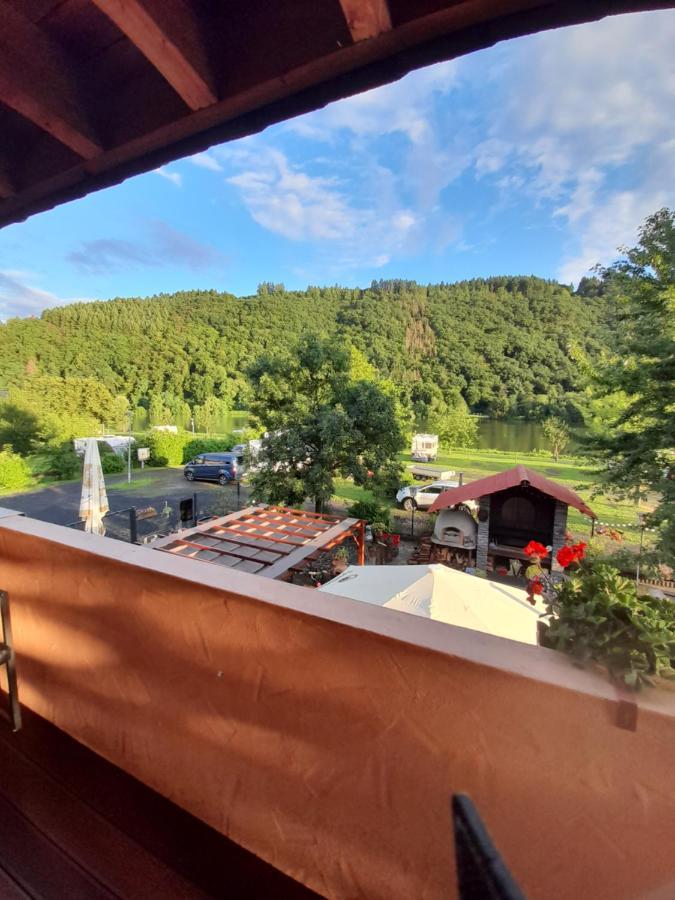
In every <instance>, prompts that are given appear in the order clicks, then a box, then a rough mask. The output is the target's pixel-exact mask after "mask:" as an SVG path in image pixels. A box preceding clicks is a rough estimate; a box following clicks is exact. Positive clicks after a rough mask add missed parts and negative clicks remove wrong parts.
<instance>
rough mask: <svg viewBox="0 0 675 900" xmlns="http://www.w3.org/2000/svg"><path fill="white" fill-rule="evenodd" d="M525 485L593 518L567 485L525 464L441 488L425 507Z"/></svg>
mask: <svg viewBox="0 0 675 900" xmlns="http://www.w3.org/2000/svg"><path fill="white" fill-rule="evenodd" d="M519 486H525V487H532V488H534V489H535V490H536V491H540V492H541V493H542V494H547V495H548V496H549V497H553V499H554V500H559V501H560V502H561V503H564V504H566V505H567V506H571V507H573V509H578V510H579V512H580V513H582V514H583V515H584V516H588V517H589V518H591V519H597V516H596V515H595V513H594V512H593V510H592V509H591V508H590V506H588V505H587V504H586V503H584V501H583V500H582V499H581V497H580V496H579V495H578V494H577V493H576V492H575V491H573V490H572V489H571V488H568V487H566V486H565V485H564V484H559V483H558V482H557V481H551V479H550V478H546V477H545V476H544V475H541V474H540V473H539V472H535V471H534V470H533V469H528V468H527V467H526V466H514V468H513V469H508V470H507V471H506V472H498V473H497V474H496V475H488V476H487V477H486V478H479V479H478V480H477V481H469V482H467V484H463V485H462V486H461V487H456V488H451V489H450V490H448V491H443V493H442V494H439V495H438V497H436V499H435V500H434V502H433V503H432V504H431V506H430V507H429V511H430V512H438V511H439V510H441V509H446V508H447V507H449V506H450V507H452V506H456V505H457V504H458V503H466V501H467V500H478V499H479V498H480V497H487V496H489V495H490V494H497V493H499V492H500V491H507V490H509V488H514V487H519Z"/></svg>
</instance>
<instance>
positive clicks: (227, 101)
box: [0, 0, 673, 226]
mask: <svg viewBox="0 0 675 900" xmlns="http://www.w3.org/2000/svg"><path fill="white" fill-rule="evenodd" d="M670 6H673V3H672V2H657V0H594V2H593V3H588V2H581V0H575V2H569V0H553V2H552V0H502V2H499V3H495V2H494V0H292V2H291V0H286V2H272V0H250V2H248V3H226V2H223V0H171V2H168V0H124V2H121V0H0V15H1V16H2V27H1V28H0V133H1V134H2V153H1V154H0V157H1V158H0V226H2V225H5V224H8V223H11V222H18V221H21V220H23V219H25V218H26V217H27V216H29V215H32V214H33V213H36V212H40V211H41V210H45V209H50V208H51V207H53V206H56V205H57V204H59V203H63V202H65V201H67V200H71V199H74V198H76V197H83V196H85V195H86V194H88V193H90V192H91V191H95V190H99V189H100V188H104V187H108V186H109V185H111V184H117V183H119V182H120V181H123V180H124V179H125V178H128V177H129V176H131V175H137V174H138V173H140V172H147V171H149V170H151V169H156V168H157V167H158V166H161V165H163V164H165V163H168V162H171V161H172V160H175V159H178V158H180V157H183V156H187V155H189V154H194V153H198V152H200V151H203V150H205V149H207V148H208V147H210V146H212V145H213V144H216V143H222V142H223V141H228V140H233V139H235V138H240V137H243V136H245V135H249V134H254V133H256V132H259V131H261V130H262V129H264V128H266V127H267V126H269V125H271V124H273V123H275V122H280V121H283V120H284V119H288V118H290V117H292V116H296V115H301V114H303V113H306V112H309V111H311V110H314V109H317V108H319V107H322V106H325V105H326V104H327V103H329V102H330V101H332V100H337V99H339V98H341V97H348V96H351V95H352V94H356V93H359V92H361V91H364V90H368V89H370V88H373V87H377V86H379V85H382V84H387V83H388V82H391V81H395V80H396V79H398V78H401V77H402V76H403V75H405V74H406V73H407V72H410V71H412V70H414V69H417V68H420V67H422V66H426V65H429V64H430V63H434V62H440V61H442V60H448V59H454V58H456V57H458V56H461V55H463V54H465V53H470V52H472V51H474V50H478V49H482V48H484V47H489V46H492V45H493V44H495V43H497V42H498V41H501V40H504V39H507V38H512V37H518V36H521V35H524V34H531V33H534V32H537V31H541V30H544V29H547V28H556V27H558V26H561V25H572V24H577V23H579V22H589V21H593V20H596V19H600V18H602V17H603V16H606V15H610V14H614V13H624V12H630V11H637V10H642V9H654V8H657V9H658V8H665V7H670Z"/></svg>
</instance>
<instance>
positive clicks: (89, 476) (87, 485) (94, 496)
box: [80, 438, 110, 534]
mask: <svg viewBox="0 0 675 900" xmlns="http://www.w3.org/2000/svg"><path fill="white" fill-rule="evenodd" d="M109 509H110V507H109V506H108V495H107V494H106V492H105V481H104V480H103V469H102V468H101V457H100V455H99V452H98V441H97V440H95V439H94V438H89V439H88V440H87V447H86V449H85V451H84V469H83V470H82V497H81V498H80V518H81V519H84V530H85V531H89V532H91V533H92V534H105V526H104V524H103V516H104V515H105V514H106V513H107V512H108V511H109Z"/></svg>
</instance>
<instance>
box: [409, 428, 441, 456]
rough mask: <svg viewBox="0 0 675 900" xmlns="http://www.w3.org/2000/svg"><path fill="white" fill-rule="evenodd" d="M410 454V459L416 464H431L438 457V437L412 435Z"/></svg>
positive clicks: (432, 435)
mask: <svg viewBox="0 0 675 900" xmlns="http://www.w3.org/2000/svg"><path fill="white" fill-rule="evenodd" d="M410 452H411V453H412V458H413V459H414V460H416V461H417V462H433V461H434V460H435V459H436V457H437V456H438V435H437V434H415V435H413V439H412V448H411V451H410Z"/></svg>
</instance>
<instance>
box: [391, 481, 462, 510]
mask: <svg viewBox="0 0 675 900" xmlns="http://www.w3.org/2000/svg"><path fill="white" fill-rule="evenodd" d="M456 487H459V482H458V481H432V482H431V483H430V484H422V485H420V486H419V487H418V486H417V485H415V484H410V485H406V487H402V488H401V489H400V490H399V492H398V493H397V494H396V505H397V506H400V507H402V508H403V509H407V510H412V509H429V507H430V506H431V504H432V503H433V502H434V500H435V499H436V498H437V497H438V495H439V494H442V493H444V492H445V491H449V490H451V489H452V488H456ZM460 506H462V507H466V509H468V510H469V512H475V511H476V510H477V508H478V506H477V504H476V502H475V500H468V501H467V502H466V503H462V504H460Z"/></svg>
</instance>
